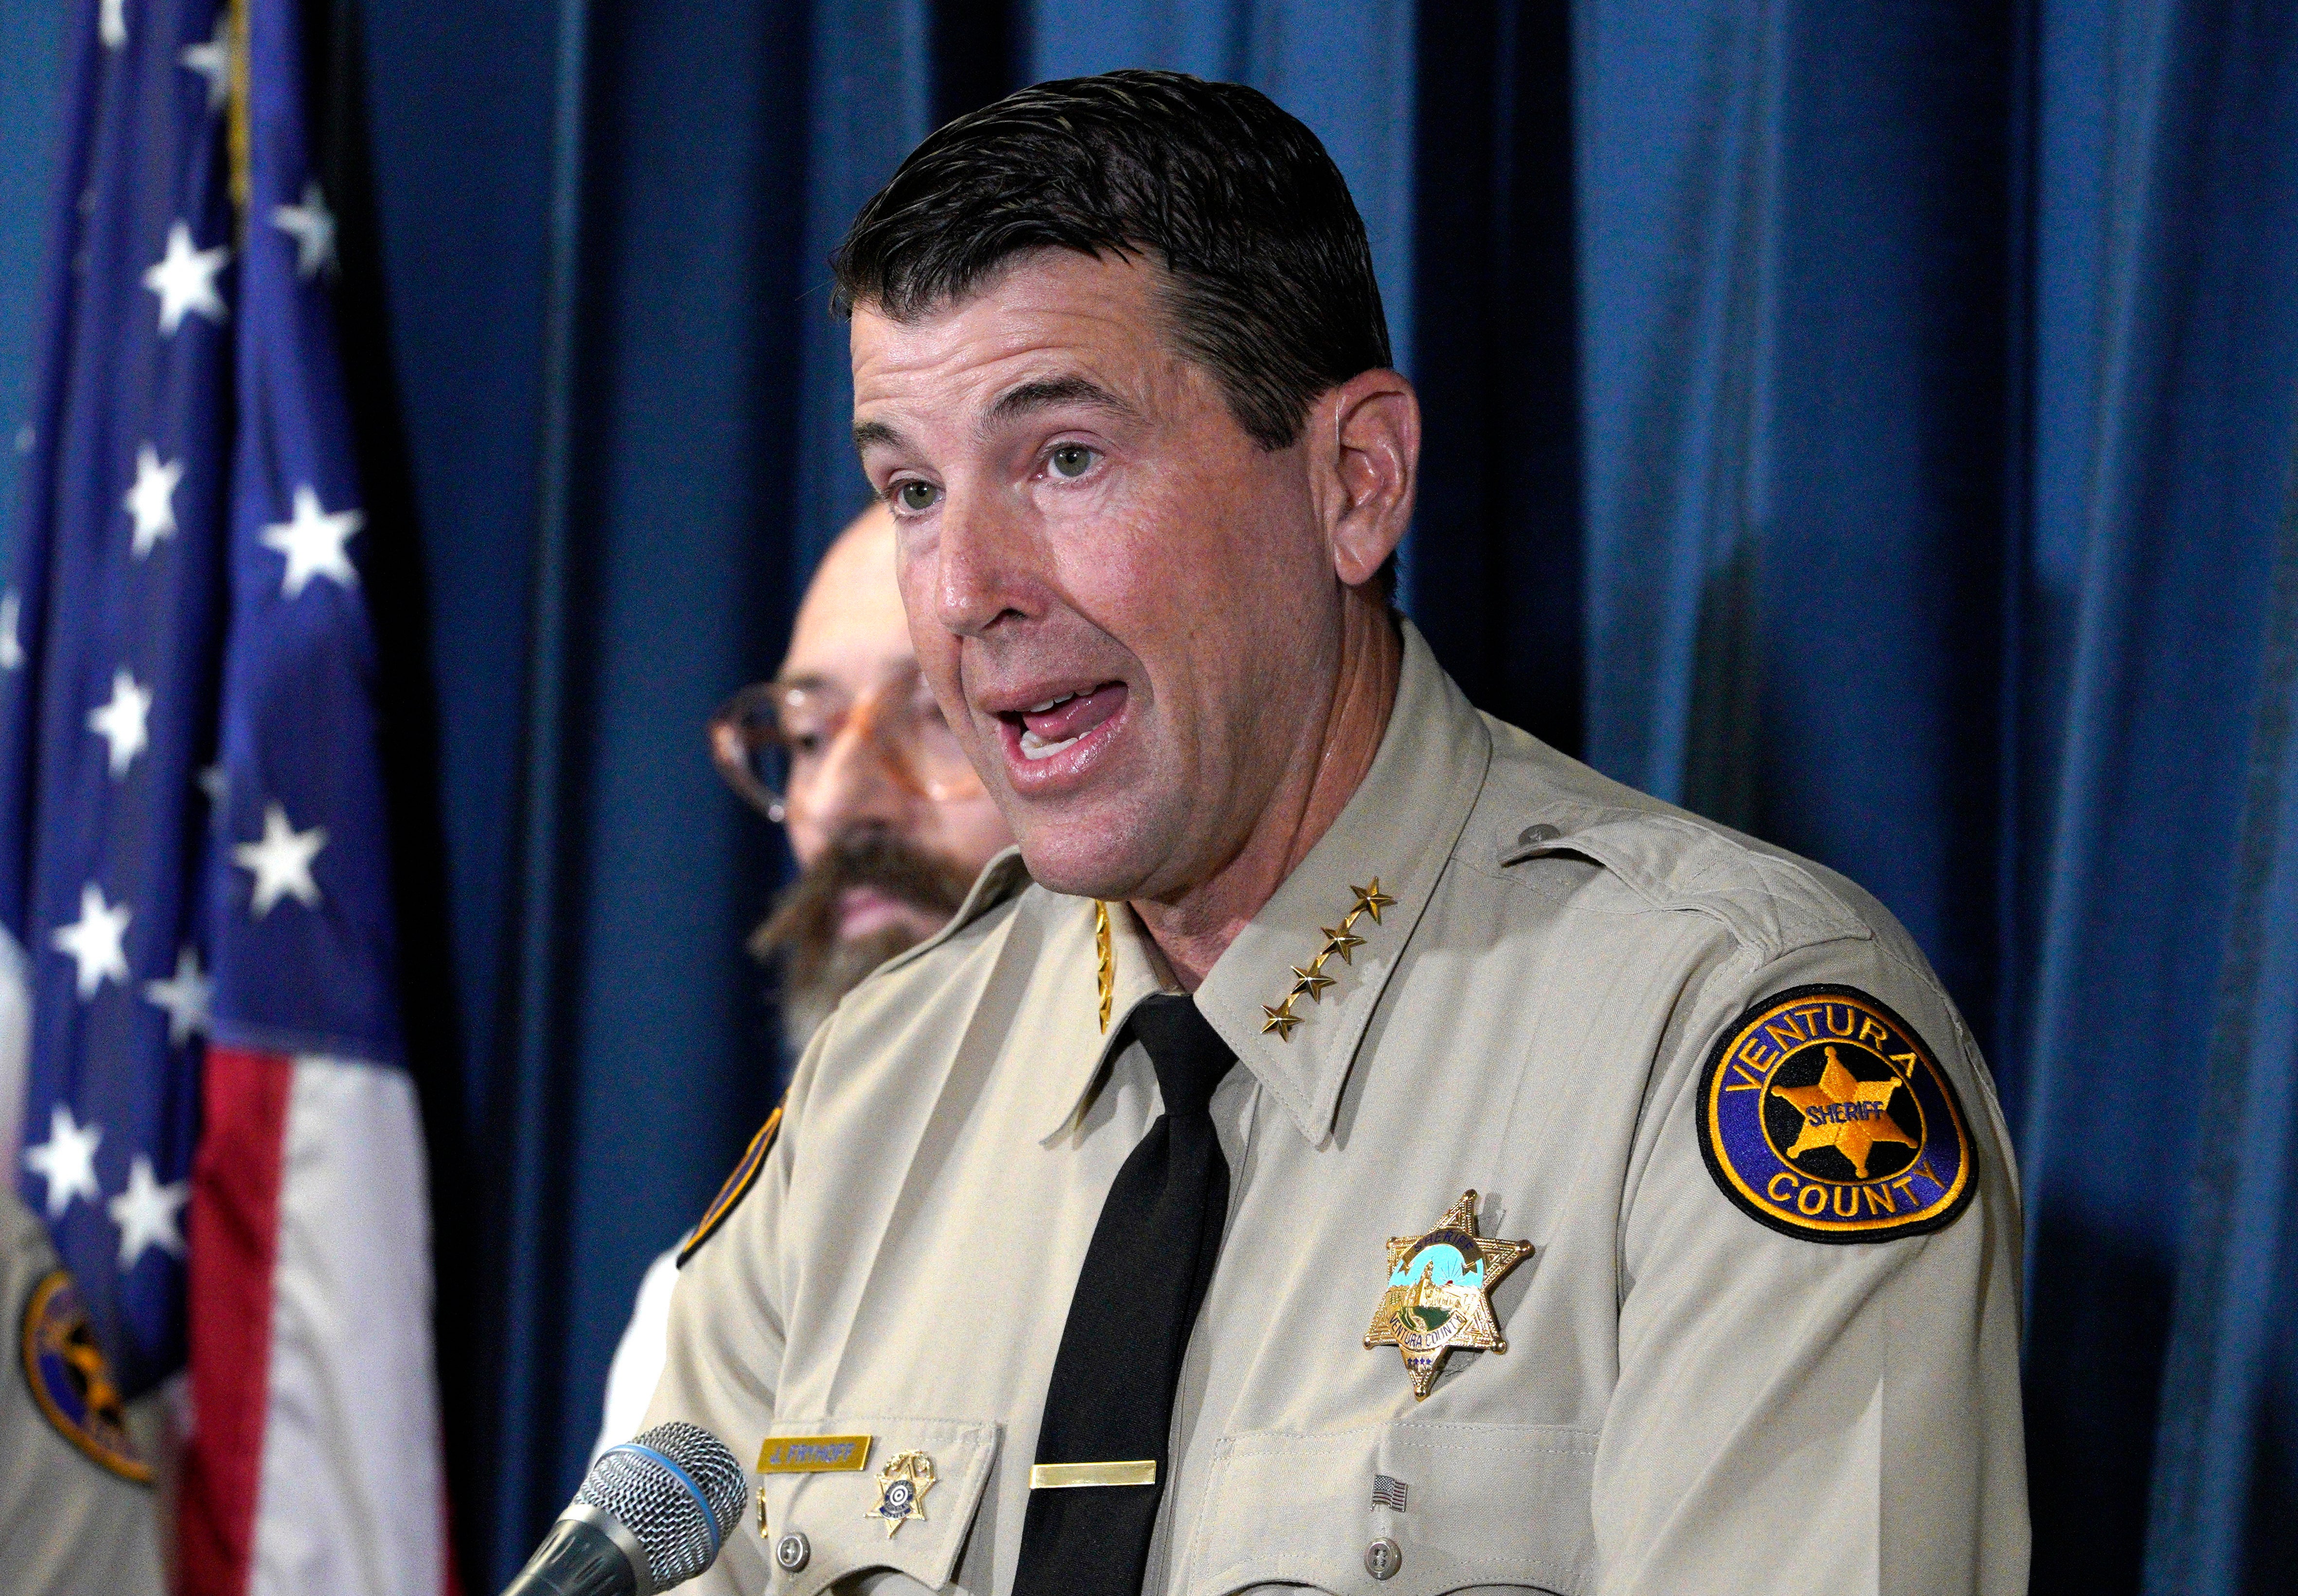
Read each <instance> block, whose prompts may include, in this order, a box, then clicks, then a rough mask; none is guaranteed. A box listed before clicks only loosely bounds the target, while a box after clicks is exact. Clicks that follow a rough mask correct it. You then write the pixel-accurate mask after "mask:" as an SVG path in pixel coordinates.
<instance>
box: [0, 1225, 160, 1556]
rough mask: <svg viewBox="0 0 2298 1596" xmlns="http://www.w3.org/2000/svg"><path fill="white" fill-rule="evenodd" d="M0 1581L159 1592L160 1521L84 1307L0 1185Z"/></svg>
mask: <svg viewBox="0 0 2298 1596" xmlns="http://www.w3.org/2000/svg"><path fill="white" fill-rule="evenodd" d="M0 1302H4V1303H5V1304H6V1310H7V1311H8V1313H9V1314H10V1315H12V1317H11V1318H10V1319H9V1320H8V1321H7V1322H8V1327H9V1329H10V1331H11V1333H12V1335H11V1341H10V1344H9V1348H8V1352H9V1360H10V1361H11V1362H12V1363H14V1364H15V1366H16V1367H15V1369H14V1370H13V1372H12V1373H7V1374H0V1591H6V1592H10V1593H11V1596H159V1592H161V1590H162V1589H163V1582H162V1581H161V1577H160V1526H159V1520H158V1517H157V1509H155V1508H154V1506H153V1490H152V1486H151V1485H150V1484H148V1483H146V1481H147V1478H148V1470H147V1469H146V1468H145V1464H144V1463H143V1461H142V1460H141V1457H140V1455H139V1454H137V1453H136V1451H134V1449H133V1445H132V1443H130V1442H129V1440H128V1434H127V1426H126V1424H125V1423H124V1422H123V1420H124V1417H125V1416H124V1415H123V1414H122V1413H121V1411H120V1408H119V1406H118V1404H117V1402H116V1393H113V1392H112V1388H111V1385H110V1378H109V1376H108V1375H107V1374H106V1372H105V1370H104V1368H103V1360H102V1359H101V1357H100V1356H98V1355H97V1354H96V1352H95V1342H94V1339H93V1334H92V1332H90V1331H89V1330H88V1329H87V1314H86V1311H85V1310H83V1309H82V1308H81V1307H80V1305H79V1294H78V1292H77V1291H75V1290H74V1289H73V1287H72V1285H71V1278H70V1276H69V1275H67V1274H66V1273H65V1272H64V1270H63V1267H62V1264H60V1263H59V1262H58V1261H57V1260H56V1253H55V1248H54V1247H53V1246H52V1245H49V1242H48V1234H47V1231H46V1230H45V1228H43V1227H42V1225H41V1224H40V1221H39V1220H38V1219H37V1218H36V1217H35V1216H34V1215H33V1214H32V1213H31V1212H30V1211H29V1210H27V1209H26V1208H25V1207H24V1205H23V1203H21V1202H20V1201H18V1199H17V1196H16V1194H15V1193H14V1192H13V1191H12V1190H8V1189H5V1188H0Z"/></svg>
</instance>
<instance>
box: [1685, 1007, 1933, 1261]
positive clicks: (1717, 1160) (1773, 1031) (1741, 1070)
mask: <svg viewBox="0 0 2298 1596" xmlns="http://www.w3.org/2000/svg"><path fill="white" fill-rule="evenodd" d="M1699 1153H1700V1156H1701V1157H1702V1158H1703V1159H1704V1160H1705V1161H1706V1162H1707V1172H1708V1173H1709V1174H1711V1175H1713V1176H1715V1184H1716V1185H1717V1186H1719V1187H1722V1188H1723V1195H1725V1196H1727V1197H1729V1198H1730V1199H1731V1200H1732V1202H1733V1203H1735V1204H1737V1205H1738V1207H1739V1208H1740V1211H1742V1212H1743V1213H1746V1214H1747V1215H1748V1217H1750V1218H1751V1219H1754V1220H1757V1222H1758V1223H1761V1224H1765V1225H1768V1226H1770V1227H1771V1228H1773V1229H1774V1230H1777V1231H1779V1232H1780V1233H1781V1235H1783V1236H1802V1237H1803V1238H1804V1239H1805V1240H1806V1241H1823V1242H1860V1241H1889V1240H1891V1239H1892V1238H1893V1237H1895V1236H1920V1235H1922V1234H1923V1233H1924V1232H1926V1231H1930V1230H1937V1229H1940V1228H1943V1227H1945V1226H1947V1225H1949V1224H1952V1223H1953V1222H1954V1221H1955V1218H1956V1216H1957V1215H1959V1214H1961V1213H1962V1212H1963V1209H1964V1208H1965V1207H1966V1206H1968V1205H1969V1203H1970V1202H1971V1193H1972V1191H1973V1190H1974V1189H1976V1186H1977V1181H1976V1178H1975V1177H1976V1174H1977V1170H1976V1168H1975V1161H1976V1150H1975V1149H1974V1147H1973V1145H1972V1143H1971V1130H1970V1127H1969V1125H1968V1124H1967V1123H1966V1121H1964V1119H1963V1104H1962V1103H1961V1102H1960V1101H1959V1100H1958V1099H1957V1098H1956V1096H1955V1083H1954V1082H1953V1081H1951V1080H1949V1079H1947V1071H1944V1070H1942V1069H1940V1068H1939V1066H1938V1060H1937V1059H1936V1058H1935V1057H1933V1056H1932V1054H1931V1050H1930V1047H1929V1046H1926V1045H1925V1043H1924V1042H1923V1039H1922V1038H1921V1037H1919V1036H1917V1035H1916V1034H1915V1032H1914V1027H1912V1026H1910V1025H1909V1024H1908V1023H1907V1022H1906V1021H1904V1020H1902V1019H1900V1018H1899V1016H1898V1015H1897V1013H1893V1012H1892V1010H1891V1009H1890V1007H1889V1005H1886V1004H1884V1003H1883V1002H1881V1000H1880V999H1878V998H1875V997H1872V996H1868V995H1867V994H1866V993H1864V992H1862V991H1860V990H1859V989H1858V988H1856V987H1838V986H1812V987H1796V988H1790V990H1788V991H1784V992H1781V993H1778V994H1776V995H1774V996H1770V997H1766V998H1765V999H1764V1000H1763V1001H1761V1002H1760V1003H1757V1004H1756V1005H1753V1006H1751V1007H1750V1008H1749V1009H1748V1011H1747V1012H1746V1013H1743V1014H1741V1015H1740V1018H1739V1019H1738V1020H1737V1021H1733V1022H1732V1026H1731V1028H1730V1029H1729V1030H1726V1031H1725V1032H1724V1033H1723V1040H1722V1041H1720V1042H1718V1043H1717V1044H1716V1046H1715V1053H1714V1054H1712V1055H1711V1056H1710V1057H1709V1059H1708V1061H1707V1071H1706V1072H1705V1073H1704V1074H1702V1075H1701V1077H1700V1080H1699Z"/></svg>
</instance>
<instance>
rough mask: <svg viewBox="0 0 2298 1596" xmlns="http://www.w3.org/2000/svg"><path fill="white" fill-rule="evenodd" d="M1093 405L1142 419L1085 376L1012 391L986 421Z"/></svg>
mask: <svg viewBox="0 0 2298 1596" xmlns="http://www.w3.org/2000/svg"><path fill="white" fill-rule="evenodd" d="M1063 404H1082V405H1090V406H1092V407H1093V408H1094V409H1098V410H1108V411H1110V412H1112V414H1114V415H1118V416H1122V417H1124V418H1127V419H1128V420H1134V419H1137V418H1139V415H1140V412H1139V411H1138V410H1136V409H1134V408H1133V407H1132V406H1131V405H1129V404H1128V403H1126V402H1125V401H1123V400H1121V399H1120V398H1119V397H1118V396H1117V395H1116V394H1114V393H1111V392H1110V391H1109V390H1108V389H1106V388H1104V387H1103V386H1102V385H1100V384H1099V383H1096V382H1094V381H1092V380H1091V379H1089V378H1087V377H1082V376H1044V377H1037V378H1034V379H1032V380H1031V381H1029V382H1026V383H1022V384H1021V385H1019V386H1016V387H1012V388H1008V389H1007V390H1005V392H1004V393H1001V394H999V395H998V396H997V402H996V403H995V404H993V405H991V406H990V407H989V413H988V415H987V416H985V417H983V418H982V420H983V422H984V423H985V424H994V423H996V422H999V421H1011V420H1013V418H1015V417H1017V416H1026V415H1028V414H1029V412H1031V411H1032V410H1047V409H1053V408H1054V406H1055V405H1063Z"/></svg>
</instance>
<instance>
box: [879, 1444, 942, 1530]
mask: <svg viewBox="0 0 2298 1596" xmlns="http://www.w3.org/2000/svg"><path fill="white" fill-rule="evenodd" d="M933 1483H934V1466H933V1460H932V1459H931V1458H929V1457H928V1456H926V1455H925V1453H923V1452H922V1451H905V1452H896V1453H895V1454H894V1455H893V1456H892V1457H890V1458H889V1459H887V1460H886V1466H885V1467H884V1468H880V1470H879V1471H878V1505H877V1506H876V1507H874V1508H872V1509H870V1512H869V1515H868V1516H869V1517H872V1518H880V1519H883V1520H884V1521H885V1525H886V1539H888V1540H889V1541H890V1540H892V1539H893V1538H894V1532H895V1531H896V1530H897V1529H899V1528H901V1527H902V1526H903V1525H905V1524H906V1523H908V1522H909V1521H910V1520H911V1519H913V1518H917V1519H922V1518H924V1517H925V1516H926V1493H927V1492H929V1491H930V1490H932V1489H933Z"/></svg>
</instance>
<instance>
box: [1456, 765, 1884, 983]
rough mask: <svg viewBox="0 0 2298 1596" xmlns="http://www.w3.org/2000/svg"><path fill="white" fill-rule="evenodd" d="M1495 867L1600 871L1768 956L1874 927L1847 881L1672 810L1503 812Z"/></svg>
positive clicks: (1568, 807) (1589, 807) (1648, 900)
mask: <svg viewBox="0 0 2298 1596" xmlns="http://www.w3.org/2000/svg"><path fill="white" fill-rule="evenodd" d="M1527 822H1528V823H1527ZM1494 842H1495V843H1496V844H1497V849H1498V856H1497V861H1496V862H1497V864H1499V865H1500V868H1501V869H1503V870H1505V869H1508V868H1509V867H1510V866H1512V865H1517V864H1525V863H1526V862H1527V861H1530V860H1533V859H1536V858H1541V857H1543V856H1553V855H1572V856H1578V857H1580V858H1583V859H1585V860H1587V861H1588V862H1589V863H1590V864H1595V865H1598V866H1600V868H1602V869H1603V870H1604V871H1605V872H1608V874H1610V875H1611V876H1612V877H1613V878H1614V879H1616V880H1617V881H1619V882H1620V884H1621V885H1622V886H1623V887H1624V888H1625V889H1627V890H1628V891H1629V892H1630V893H1631V894H1633V896H1634V897H1636V898H1638V899H1641V901H1642V902H1643V903H1644V904H1646V905H1648V906H1650V907H1652V908H1654V909H1663V910H1666V909H1675V910H1689V911H1691V912H1693V913H1696V914H1705V915H1707V916H1708V917H1710V918H1711V919H1714V920H1715V921H1717V922H1720V923H1721V924H1722V925H1723V927H1724V929H1725V930H1728V931H1729V932H1730V933H1731V935H1732V938H1733V939H1735V940H1737V941H1739V942H1740V943H1741V944H1743V945H1746V946H1748V947H1753V948H1755V949H1757V950H1758V951H1759V952H1760V953H1761V954H1762V955H1764V956H1765V957H1772V958H1775V957H1777V956H1779V955H1781V954H1782V953H1784V952H1786V951H1788V950H1789V949H1790V948H1794V947H1802V946H1806V945H1808V944H1810V943H1813V942H1817V941H1825V940H1830V939H1834V938H1838V937H1854V938H1858V939H1863V940H1864V939H1867V938H1869V937H1872V936H1873V935H1874V926H1873V924H1872V922H1870V920H1869V919H1868V917H1867V916H1866V915H1864V914H1862V913H1861V912H1860V911H1861V907H1862V906H1861V904H1860V903H1859V901H1858V897H1857V895H1856V891H1855V892H1848V893H1847V891H1846V890H1845V888H1846V887H1847V886H1848V883H1846V882H1843V881H1841V880H1840V878H1837V877H1834V876H1833V875H1832V872H1823V871H1822V870H1820V869H1819V868H1818V867H1817V866H1815V865H1813V864H1809V863H1808V862H1807V861H1805V860H1802V859H1799V858H1797V857H1796V856H1794V855H1792V854H1788V853H1784V852H1782V851H1781V850H1778V849H1774V848H1768V847H1765V846H1764V845H1762V844H1760V843H1757V842H1756V841H1755V840H1754V839H1750V838H1746V837H1742V836H1740V834H1739V833H1738V832H1736V831H1731V830H1729V829H1727V828H1725V827H1723V826H1719V825H1716V824H1715V823H1713V822H1710V821H1706V820H1702V819H1700V818H1699V817H1698V816H1696V815H1690V814H1687V813H1685V812H1684V811H1682V810H1680V809H1674V808H1671V807H1668V806H1662V805H1658V804H1653V805H1651V806H1649V807H1641V806H1635V807H1630V806H1608V805H1607V806H1598V805H1593V804H1587V803H1580V802H1563V803H1556V802H1551V803H1548V804H1543V805H1538V806H1533V807H1532V808H1530V809H1529V810H1528V811H1526V812H1520V813H1518V814H1517V815H1512V816H1510V818H1509V821H1508V822H1507V823H1505V824H1504V825H1503V826H1502V827H1501V828H1500V834H1499V835H1498V836H1497V837H1495V838H1494Z"/></svg>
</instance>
